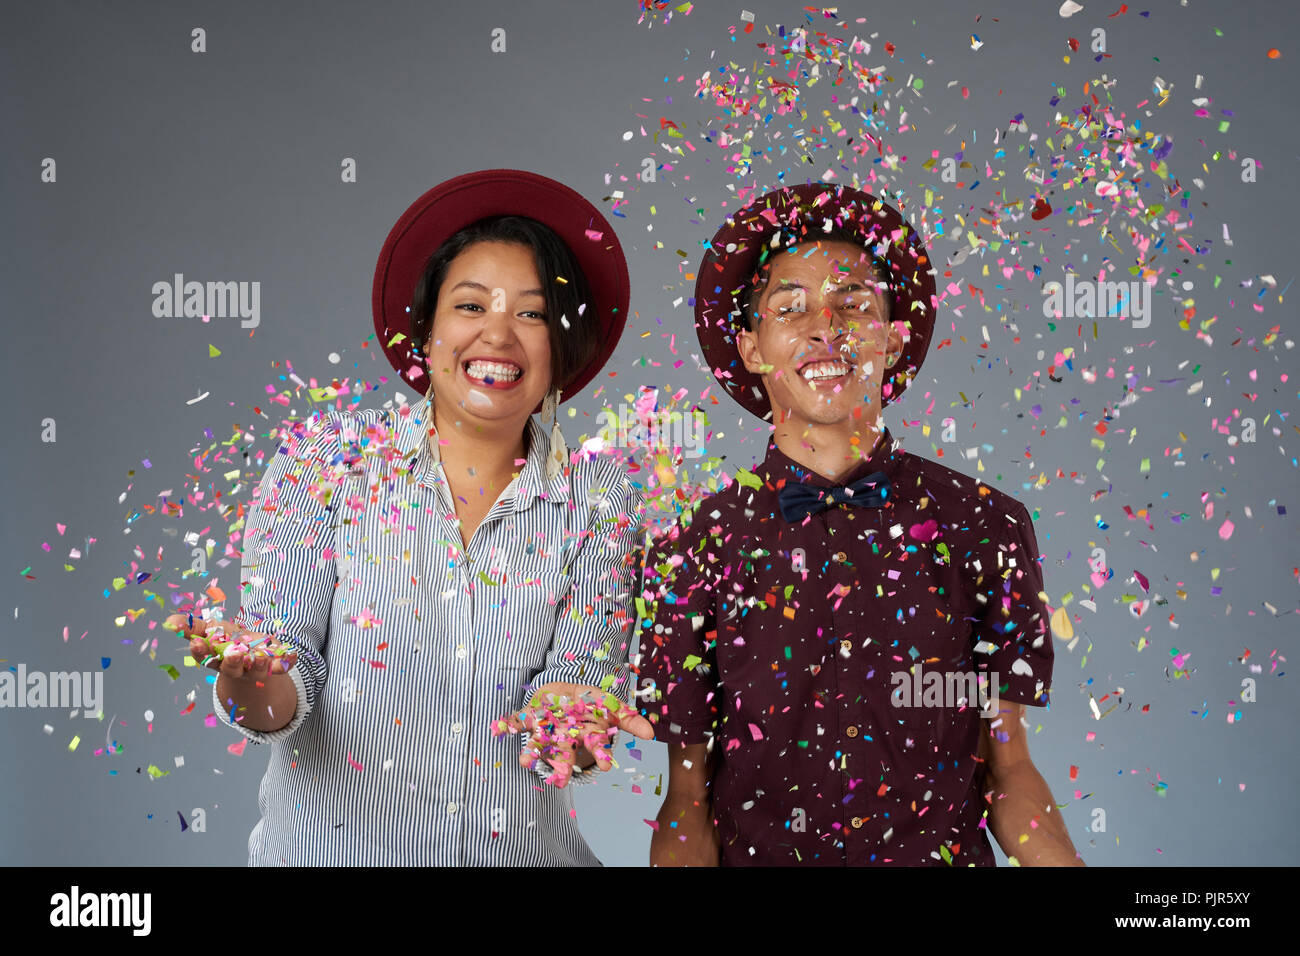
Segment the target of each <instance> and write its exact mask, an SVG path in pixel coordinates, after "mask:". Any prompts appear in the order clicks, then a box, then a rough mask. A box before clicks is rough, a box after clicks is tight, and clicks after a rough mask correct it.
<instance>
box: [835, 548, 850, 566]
mask: <svg viewBox="0 0 1300 956" xmlns="http://www.w3.org/2000/svg"><path fill="white" fill-rule="evenodd" d="M848 559H849V556H848V555H847V554H845V553H844V552H843V551H836V552H835V560H836V561H838V562H839V563H840V564H843V563H844V562H845V561H847V560H848Z"/></svg>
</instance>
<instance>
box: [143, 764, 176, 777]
mask: <svg viewBox="0 0 1300 956" xmlns="http://www.w3.org/2000/svg"><path fill="white" fill-rule="evenodd" d="M146 772H147V773H148V774H149V776H151V777H153V778H154V779H155V780H160V779H162V778H163V777H166V776H168V775H169V774H170V773H171V771H170V770H163V769H162V768H161V767H159V766H158V765H157V764H152V763H151V764H149V767H148V770H147V771H146Z"/></svg>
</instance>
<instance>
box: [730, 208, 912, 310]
mask: <svg viewBox="0 0 1300 956" xmlns="http://www.w3.org/2000/svg"><path fill="white" fill-rule="evenodd" d="M791 238H792V239H793V242H792V241H791ZM782 239H783V241H782V242H781V244H780V245H778V246H776V247H775V248H769V250H768V253H767V255H766V256H764V258H763V264H762V265H760V266H759V267H758V269H757V270H756V271H755V273H754V275H753V276H752V277H751V279H750V281H749V283H748V288H746V289H745V290H744V291H743V292H742V293H741V294H740V295H738V296H737V297H736V301H737V302H738V303H743V306H742V307H743V308H744V310H745V314H744V315H743V316H742V317H741V318H742V320H743V323H744V324H743V326H742V327H743V328H746V329H749V330H750V331H751V332H752V331H753V330H754V329H756V328H758V321H759V319H760V318H761V316H760V315H759V314H758V300H759V299H761V298H762V297H763V290H764V289H765V288H766V287H767V280H768V278H769V277H770V276H771V274H772V262H773V260H774V259H775V258H776V257H777V256H778V255H781V254H782V253H786V252H788V251H789V249H790V248H791V246H792V245H797V244H799V243H804V242H846V243H848V244H849V245H850V246H858V247H859V248H861V249H862V250H863V251H864V252H866V253H867V255H868V256H870V258H871V273H872V275H874V276H875V277H876V281H877V282H883V283H885V285H887V286H888V287H889V288H888V289H886V290H885V292H884V293H883V296H882V297H883V299H884V303H885V313H886V316H887V317H888V318H891V319H892V318H893V311H894V288H893V281H892V280H893V276H892V274H891V273H890V269H889V266H888V264H886V263H885V262H883V261H882V260H881V259H880V258H879V257H878V256H875V255H872V254H871V248H870V247H869V246H867V245H866V244H864V243H863V241H862V237H861V236H859V235H856V234H855V233H852V232H849V231H848V230H847V229H843V228H839V227H837V228H834V229H832V230H831V231H830V232H817V233H812V234H801V235H799V236H794V237H787V236H785V235H783V236H782Z"/></svg>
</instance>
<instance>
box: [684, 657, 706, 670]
mask: <svg viewBox="0 0 1300 956" xmlns="http://www.w3.org/2000/svg"><path fill="white" fill-rule="evenodd" d="M703 662H704V658H702V657H700V656H698V655H696V654H687V655H686V660H684V661H682V666H683V667H685V668H686V669H687V670H688V671H693V670H695V668H696V667H698V666H699V665H700V664H701V663H703Z"/></svg>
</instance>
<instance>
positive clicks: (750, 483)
mask: <svg viewBox="0 0 1300 956" xmlns="http://www.w3.org/2000/svg"><path fill="white" fill-rule="evenodd" d="M736 480H737V481H738V482H740V484H741V485H742V486H743V487H745V488H762V487H763V480H762V479H761V478H759V477H758V475H756V474H754V473H753V472H752V471H746V470H745V469H744V468H737V469H736Z"/></svg>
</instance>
